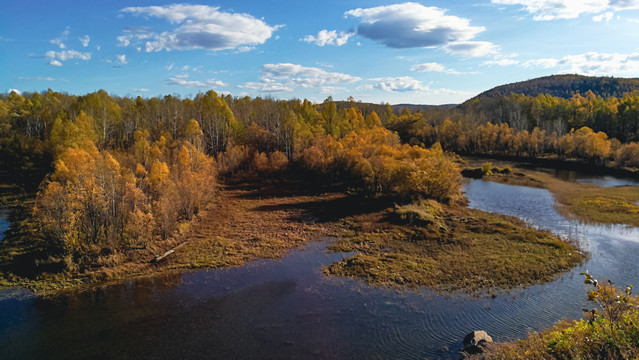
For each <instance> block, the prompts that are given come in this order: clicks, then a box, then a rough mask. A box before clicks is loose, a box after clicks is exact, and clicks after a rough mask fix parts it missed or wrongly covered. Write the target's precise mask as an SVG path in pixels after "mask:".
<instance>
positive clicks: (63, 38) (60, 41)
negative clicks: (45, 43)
mask: <svg viewBox="0 0 639 360" xmlns="http://www.w3.org/2000/svg"><path fill="white" fill-rule="evenodd" d="M70 33H71V31H70V30H69V28H68V27H67V28H66V29H65V30H64V31H63V32H62V34H60V36H58V37H57V38H54V39H51V40H50V42H51V43H52V44H55V45H58V47H59V48H60V49H65V48H66V45H65V44H64V41H66V40H67V39H68V38H69V34H70Z"/></svg>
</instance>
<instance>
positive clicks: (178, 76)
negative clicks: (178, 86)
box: [175, 74, 189, 79]
mask: <svg viewBox="0 0 639 360" xmlns="http://www.w3.org/2000/svg"><path fill="white" fill-rule="evenodd" d="M175 77H176V78H178V79H186V78H188V77H189V74H180V75H175Z"/></svg>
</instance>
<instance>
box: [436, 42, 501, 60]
mask: <svg viewBox="0 0 639 360" xmlns="http://www.w3.org/2000/svg"><path fill="white" fill-rule="evenodd" d="M444 50H445V51H446V52H447V53H449V54H453V55H460V56H462V57H482V56H488V55H497V54H499V46H497V45H495V44H493V43H491V42H488V41H456V42H451V43H449V44H447V45H446V46H444Z"/></svg>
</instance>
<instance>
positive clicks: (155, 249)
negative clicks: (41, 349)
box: [0, 181, 344, 293]
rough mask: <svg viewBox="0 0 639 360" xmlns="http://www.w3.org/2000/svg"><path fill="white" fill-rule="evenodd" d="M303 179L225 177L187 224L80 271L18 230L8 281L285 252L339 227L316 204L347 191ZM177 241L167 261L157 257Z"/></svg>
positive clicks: (3, 250) (235, 262)
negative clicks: (310, 185)
mask: <svg viewBox="0 0 639 360" xmlns="http://www.w3.org/2000/svg"><path fill="white" fill-rule="evenodd" d="M303 187H304V186H303V183H301V182H299V181H264V182H262V183H256V182H253V183H243V182H240V183H234V184H230V185H223V186H222V187H221V189H220V190H219V196H218V197H217V198H218V200H217V201H216V202H215V203H214V204H211V205H210V206H209V208H208V209H206V210H204V211H201V212H200V214H198V215H197V217H196V218H195V219H194V220H193V221H192V223H191V225H190V227H189V228H188V229H187V230H185V231H182V232H181V233H178V234H176V236H174V237H172V238H169V239H166V240H161V241H157V242H154V243H152V244H151V245H149V246H147V247H144V248H140V249H133V250H130V251H128V252H127V253H121V254H114V255H112V256H111V257H110V260H109V259H105V260H104V261H103V263H104V264H102V266H97V267H94V268H93V269H89V270H87V271H84V272H82V273H79V274H77V273H72V272H70V271H66V270H63V269H61V268H60V269H52V267H55V266H54V264H56V263H59V261H58V260H57V259H53V260H51V259H47V258H46V255H45V254H44V253H45V250H44V249H43V248H42V244H39V245H38V246H33V245H31V244H30V242H29V241H28V240H27V239H28V234H24V233H20V230H14V232H13V233H10V234H9V235H10V236H9V237H8V238H7V241H6V243H4V244H2V246H0V260H1V262H0V270H1V272H0V286H3V287H11V286H21V287H25V288H28V289H31V290H35V291H39V292H42V293H50V292H54V291H57V290H60V289H65V288H70V287H76V286H79V285H84V284H96V283H102V282H108V281H115V280H122V279H127V278H134V277H140V276H149V275H155V274H160V273H163V272H169V271H175V270H187V269H198V268H218V267H232V266H240V265H243V264H245V263H247V262H249V261H252V260H255V259H259V258H279V257H281V256H283V255H284V254H285V253H286V251H287V250H289V249H292V248H296V247H298V246H299V245H300V244H302V243H304V242H306V241H308V240H310V239H315V238H318V237H324V236H328V235H334V234H335V233H336V230H335V229H336V223H335V222H330V221H325V222H317V221H316V215H315V212H317V211H325V210H326V209H325V206H331V204H332V202H333V201H335V200H337V199H341V198H344V195H342V194H341V193H336V192H328V193H322V192H319V193H317V192H316V193H312V192H311V193H309V192H308V191H305V190H304V189H303ZM15 228H17V229H19V228H20V227H19V226H15ZM172 249H174V251H173V253H172V254H171V255H169V256H167V257H166V258H165V259H164V260H163V261H161V262H152V260H153V259H154V258H155V257H156V256H157V255H162V254H165V253H166V252H167V251H170V250H172ZM16 259H17V260H18V262H17V263H16ZM51 270H53V271H51Z"/></svg>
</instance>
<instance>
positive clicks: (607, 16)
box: [592, 11, 615, 22]
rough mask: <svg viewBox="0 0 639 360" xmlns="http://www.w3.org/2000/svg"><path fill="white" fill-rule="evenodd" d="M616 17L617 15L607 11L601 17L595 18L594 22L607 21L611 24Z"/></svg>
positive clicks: (593, 18)
mask: <svg viewBox="0 0 639 360" xmlns="http://www.w3.org/2000/svg"><path fill="white" fill-rule="evenodd" d="M614 16H615V14H614V13H613V12H612V11H607V12H605V13H603V14H601V15H597V16H593V17H592V21H595V22H602V21H604V20H605V21H606V22H610V20H612V18H613V17H614Z"/></svg>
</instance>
